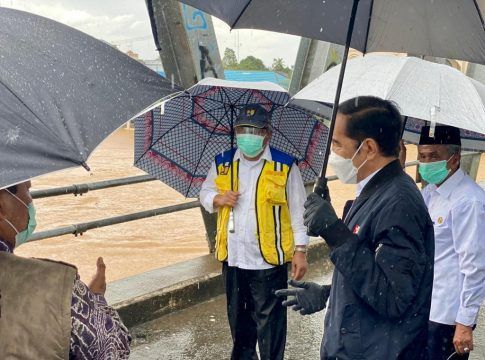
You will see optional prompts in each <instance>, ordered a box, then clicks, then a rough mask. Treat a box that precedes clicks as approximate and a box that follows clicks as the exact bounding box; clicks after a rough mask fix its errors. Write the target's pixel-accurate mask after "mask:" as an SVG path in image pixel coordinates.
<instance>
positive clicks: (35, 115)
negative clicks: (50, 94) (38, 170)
mask: <svg viewBox="0 0 485 360" xmlns="http://www.w3.org/2000/svg"><path fill="white" fill-rule="evenodd" d="M2 85H3V86H4V87H5V89H6V90H7V91H8V92H9V93H11V94H12V95H13V96H14V97H15V98H16V99H17V100H18V101H19V102H20V103H21V104H22V105H23V106H25V108H26V109H27V110H28V111H29V112H30V113H31V114H32V115H33V116H34V118H36V119H37V120H39V122H40V123H41V124H42V125H44V127H45V128H46V129H47V130H48V132H49V133H50V134H51V135H53V136H54V137H55V138H56V139H57V140H59V141H60V142H61V143H62V144H64V145H66V147H67V148H70V146H69V144H66V142H65V141H63V140H62V139H61V138H60V137H59V136H57V134H56V133H55V132H54V131H52V129H50V128H49V127H48V126H47V125H46V124H45V123H44V122H43V121H42V119H41V118H40V117H38V116H37V114H36V113H35V112H34V111H33V110H32V109H31V108H30V107H29V106H28V105H27V104H26V103H25V102H24V101H23V100H22V99H21V98H20V97H19V96H18V95H17V94H16V93H15V92H14V91H13V90H12V89H10V88H9V87H8V86H7V85H5V84H2ZM71 150H72V149H71ZM66 159H67V158H66ZM70 160H72V161H73V162H76V161H75V160H74V159H70ZM79 164H81V162H79Z"/></svg>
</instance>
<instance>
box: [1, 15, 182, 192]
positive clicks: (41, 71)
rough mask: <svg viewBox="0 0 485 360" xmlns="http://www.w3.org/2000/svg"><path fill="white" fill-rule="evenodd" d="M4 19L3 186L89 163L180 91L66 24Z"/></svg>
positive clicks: (39, 19)
mask: <svg viewBox="0 0 485 360" xmlns="http://www.w3.org/2000/svg"><path fill="white" fill-rule="evenodd" d="M0 19H1V21H0V64H1V66H0V133H2V140H0V153H1V154H2V157H1V159H0V188H3V187H6V186H9V185H12V184H15V183H19V182H21V181H25V180H27V179H30V178H32V177H35V176H38V175H42V174H46V173H49V172H52V171H56V170H61V169H65V168H68V167H73V166H79V165H82V164H85V163H86V161H87V159H88V156H89V154H90V153H91V152H92V151H93V150H94V149H95V148H96V146H98V145H99V144H100V142H101V141H102V140H103V139H105V138H106V137H107V136H108V135H109V134H111V133H112V132H113V131H115V130H116V129H117V128H119V127H120V126H122V125H123V124H124V123H126V122H127V121H128V120H130V119H131V118H132V117H134V116H136V115H137V114H138V113H139V112H140V111H142V110H144V109H146V108H147V107H149V106H150V105H151V104H153V103H154V102H155V101H157V100H159V99H160V98H163V97H164V96H166V95H168V94H170V93H172V92H174V91H178V90H180V89H174V88H173V87H172V86H171V84H170V83H169V82H168V81H167V80H166V79H164V78H162V77H160V76H159V75H158V74H157V73H155V72H154V71H151V70H150V69H148V68H147V67H145V66H144V65H142V64H140V63H139V62H137V61H135V60H133V59H131V58H129V57H128V56H126V55H124V54H123V53H121V52H120V51H118V50H116V49H115V48H113V47H112V46H110V45H109V44H107V43H104V42H101V41H99V40H96V39H94V38H92V37H91V36H88V35H86V34H84V33H82V32H80V31H77V30H75V29H73V28H70V27H68V26H65V25H63V24H60V23H58V22H55V21H52V20H49V19H46V18H43V17H40V16H37V15H33V14H29V13H26V12H23V11H18V10H12V9H7V8H0ZM85 166H86V167H87V165H85Z"/></svg>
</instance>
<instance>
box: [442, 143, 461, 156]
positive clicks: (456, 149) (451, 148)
mask: <svg viewBox="0 0 485 360" xmlns="http://www.w3.org/2000/svg"><path fill="white" fill-rule="evenodd" d="M445 147H446V150H447V151H448V155H450V156H452V155H455V154H460V153H461V146H460V145H445Z"/></svg>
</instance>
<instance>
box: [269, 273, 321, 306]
mask: <svg viewBox="0 0 485 360" xmlns="http://www.w3.org/2000/svg"><path fill="white" fill-rule="evenodd" d="M288 285H291V286H293V289H281V290H278V291H276V292H275V295H276V296H277V297H279V298H286V299H287V300H285V301H283V302H282V305H283V306H286V307H291V308H292V309H293V310H294V311H300V314H301V315H309V314H313V313H315V312H317V311H320V310H323V309H325V304H326V303H327V299H328V297H329V295H330V285H318V284H316V283H314V282H304V281H297V280H293V279H291V280H289V281H288Z"/></svg>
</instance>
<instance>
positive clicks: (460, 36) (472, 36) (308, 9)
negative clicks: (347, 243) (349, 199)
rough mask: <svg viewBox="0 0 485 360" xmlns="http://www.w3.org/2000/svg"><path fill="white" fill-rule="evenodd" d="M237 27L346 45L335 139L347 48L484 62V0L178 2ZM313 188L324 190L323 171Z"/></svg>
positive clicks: (339, 84)
mask: <svg viewBox="0 0 485 360" xmlns="http://www.w3.org/2000/svg"><path fill="white" fill-rule="evenodd" d="M179 1H181V2H183V3H186V4H188V5H190V6H193V7H196V8H198V9H200V10H202V11H205V12H207V13H208V14H210V15H214V16H216V17H218V18H220V19H221V20H223V21H225V22H226V23H227V24H229V26H230V27H231V28H233V29H241V28H254V29H262V30H270V31H277V32H281V33H288V34H293V35H300V36H305V37H309V38H313V39H318V40H324V41H329V42H332V43H336V44H341V45H345V51H344V56H343V60H342V67H341V72H340V76H339V82H338V86H337V92H336V94H335V101H334V106H333V114H332V122H331V125H330V133H329V138H330V139H331V138H332V134H333V128H334V124H335V117H336V114H337V110H338V103H339V100H340V90H341V88H342V82H343V77H344V73H345V65H346V62H347V56H348V51H349V48H350V47H353V48H355V49H357V50H359V51H362V52H363V53H367V52H372V51H395V52H408V53H411V54H415V55H430V56H437V57H446V58H452V59H460V60H467V61H472V62H475V63H481V64H485V27H484V20H483V19H484V13H485V3H484V1H483V0H462V1H456V0H406V1H403V0H305V1H302V0H179ZM329 152H330V146H327V149H326V153H325V160H324V166H323V169H322V172H321V174H320V179H319V180H318V182H317V187H316V189H315V192H317V193H320V194H322V193H323V191H324V190H325V189H326V181H325V179H324V174H325V171H326V166H327V159H328V154H329Z"/></svg>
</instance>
